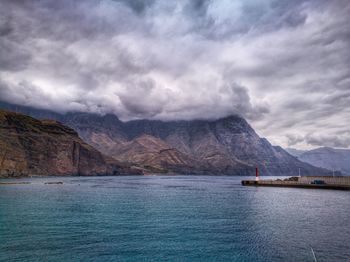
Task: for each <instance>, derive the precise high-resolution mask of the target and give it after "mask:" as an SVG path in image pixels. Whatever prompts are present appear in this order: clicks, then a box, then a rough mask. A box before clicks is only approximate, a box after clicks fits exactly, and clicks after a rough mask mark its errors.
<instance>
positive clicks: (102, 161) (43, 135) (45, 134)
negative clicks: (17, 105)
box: [0, 110, 140, 177]
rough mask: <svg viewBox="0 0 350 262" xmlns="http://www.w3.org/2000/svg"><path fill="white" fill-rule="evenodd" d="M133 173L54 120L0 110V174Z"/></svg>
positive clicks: (134, 171) (13, 175) (14, 175)
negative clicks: (38, 118)
mask: <svg viewBox="0 0 350 262" xmlns="http://www.w3.org/2000/svg"><path fill="white" fill-rule="evenodd" d="M133 173H134V174H140V172H139V171H137V170H133V169H131V168H129V167H127V166H123V165H121V164H120V163H118V162H117V161H116V160H114V159H112V158H110V157H106V156H104V155H102V154H101V153H100V152H99V151H97V150H96V149H94V148H93V147H92V146H90V145H88V144H86V143H85V142H83V141H82V140H81V139H80V138H79V136H78V134H77V133H76V131H74V130H73V129H71V128H69V127H66V126H64V125H62V124H61V123H59V122H57V121H53V120H37V119H34V118H32V117H29V116H26V115H22V114H18V113H14V112H9V111H4V110H0V177H19V176H32V175H43V176H49V175H80V176H86V175H118V174H133Z"/></svg>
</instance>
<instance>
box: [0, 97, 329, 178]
mask: <svg viewBox="0 0 350 262" xmlns="http://www.w3.org/2000/svg"><path fill="white" fill-rule="evenodd" d="M1 105H3V104H0V106H1ZM10 106H11V105H10ZM13 107H16V109H17V110H20V111H24V112H25V111H27V112H29V113H31V114H34V115H41V116H42V115H45V116H48V115H49V116H53V117H54V118H56V119H57V120H59V121H61V122H63V123H64V124H66V125H68V126H70V127H71V128H73V129H74V130H76V131H77V132H78V134H79V135H80V136H81V137H82V138H83V140H84V141H85V142H87V143H88V144H90V145H92V146H94V147H95V148H97V149H98V150H100V151H101V152H103V153H104V154H106V155H109V156H111V157H113V158H115V159H117V160H119V161H125V160H130V162H136V164H140V165H141V166H144V167H146V168H147V167H152V165H153V166H154V164H155V162H157V164H156V165H155V167H156V169H159V170H161V171H162V172H163V171H164V172H168V171H170V172H178V173H186V174H216V175H219V174H225V175H253V174H254V170H255V167H258V168H259V169H260V172H261V174H262V175H297V174H298V169H299V168H301V169H302V171H303V174H305V175H307V174H318V175H322V174H327V173H328V171H326V170H324V169H320V168H315V167H313V166H311V165H309V164H306V163H303V162H301V161H299V160H298V159H297V158H295V157H293V156H291V155H289V154H288V153H287V152H286V151H284V150H283V149H282V148H281V147H274V146H272V145H271V144H270V143H269V142H268V141H267V140H266V139H265V138H260V137H259V136H258V135H257V134H256V132H255V131H254V129H253V128H252V127H251V126H250V125H249V124H248V122H247V121H246V120H245V119H243V118H241V117H239V116H228V117H225V118H221V119H217V120H176V121H160V120H132V121H128V122H122V121H120V120H119V118H118V117H117V116H114V115H110V114H107V115H104V116H100V115H96V114H89V113H67V114H65V115H60V114H56V113H50V112H42V110H38V109H35V110H32V109H30V108H29V109H28V108H23V107H20V106H12V108H13ZM145 135H146V137H147V136H148V139H146V140H144V142H145V144H144V145H143V146H140V144H139V143H137V142H139V141H137V140H138V139H140V138H139V137H142V136H144V138H145ZM151 140H152V141H157V143H156V144H158V146H159V145H160V144H161V145H162V146H160V147H159V148H162V149H167V150H166V151H164V150H163V151H161V150H158V151H157V152H152V150H151V148H152V143H151V142H150V141H151ZM145 145H146V146H145ZM159 148H158V149H159ZM126 152H127V153H126ZM166 152H167V153H168V154H166ZM136 156H137V157H136ZM175 159H176V161H175ZM156 160H157V161H156Z"/></svg>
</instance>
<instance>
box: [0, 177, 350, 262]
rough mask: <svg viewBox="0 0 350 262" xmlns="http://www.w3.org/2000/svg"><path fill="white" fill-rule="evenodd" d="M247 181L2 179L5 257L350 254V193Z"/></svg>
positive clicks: (307, 257)
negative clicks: (10, 182) (13, 181)
mask: <svg viewBox="0 0 350 262" xmlns="http://www.w3.org/2000/svg"><path fill="white" fill-rule="evenodd" d="M242 179H244V178H242V177H228V176H142V177H135V176H134V177H133V176H125V177H124V176H123V177H70V178H61V177H54V178H32V179H24V180H16V181H17V182H22V181H30V182H31V184H28V185H25V184H22V185H0V261H269V262H270V261H284V262H285V261H293V262H295V261H314V258H313V255H312V252H311V248H313V250H314V252H315V255H316V258H317V260H318V261H350V192H346V191H335V190H320V189H297V188H272V187H243V186H241V184H240V181H241V180H242ZM6 181H8V180H6ZM50 181H51V182H53V181H62V182H63V184H62V185H59V184H50V185H49V184H45V182H50Z"/></svg>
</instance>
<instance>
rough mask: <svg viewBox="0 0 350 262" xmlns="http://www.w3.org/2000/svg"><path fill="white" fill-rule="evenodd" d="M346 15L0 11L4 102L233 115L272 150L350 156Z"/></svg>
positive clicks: (134, 3) (79, 6) (157, 115)
mask: <svg viewBox="0 0 350 262" xmlns="http://www.w3.org/2000/svg"><path fill="white" fill-rule="evenodd" d="M349 13H350V3H349V2H348V1H345V0H334V1H325V0H294V1H291V0H290V1H287V0H284V1H277V0H267V1H256V0H244V1H243V0H239V1H224V0H222V1H210V0H193V1H192V0H181V1H162V0H150V1H142V0H128V1H127V0H86V1H71V0H61V1H54V0H42V1H39V0H38V1H35V0H34V1H13V0H3V1H1V3H0V100H6V101H8V102H13V103H21V104H25V105H31V106H36V107H40V108H49V109H53V110H56V111H60V112H67V111H70V110H77V111H87V112H97V113H102V114H103V113H115V114H117V115H118V116H119V117H121V118H122V119H134V118H154V119H193V118H218V117H223V116H227V115H229V114H239V115H242V116H244V117H245V118H247V119H248V120H249V121H250V122H251V123H252V124H253V126H254V127H255V128H256V129H257V131H258V133H259V134H261V135H264V136H267V137H268V138H269V139H270V140H272V141H273V142H274V143H277V144H281V145H287V144H289V145H293V146H297V147H308V146H318V145H322V143H323V144H325V145H334V146H349V143H348V139H347V137H349V127H348V123H349V121H350V109H349V106H348V105H349V104H350V95H349V90H350V51H349V50H350V27H349V26H348V25H349V24H350V18H349V15H348V14H349Z"/></svg>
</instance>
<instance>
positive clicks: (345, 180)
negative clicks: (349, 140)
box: [242, 172, 350, 190]
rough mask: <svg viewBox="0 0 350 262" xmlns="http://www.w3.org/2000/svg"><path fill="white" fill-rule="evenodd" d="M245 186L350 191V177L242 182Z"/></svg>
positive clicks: (311, 177) (257, 179) (298, 177)
mask: <svg viewBox="0 0 350 262" xmlns="http://www.w3.org/2000/svg"><path fill="white" fill-rule="evenodd" d="M242 185H243V186H266V187H296V188H315V189H336V190H350V176H295V177H290V178H286V179H274V180H273V179H260V178H259V175H258V172H257V175H256V178H255V180H242Z"/></svg>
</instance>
